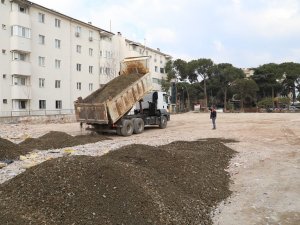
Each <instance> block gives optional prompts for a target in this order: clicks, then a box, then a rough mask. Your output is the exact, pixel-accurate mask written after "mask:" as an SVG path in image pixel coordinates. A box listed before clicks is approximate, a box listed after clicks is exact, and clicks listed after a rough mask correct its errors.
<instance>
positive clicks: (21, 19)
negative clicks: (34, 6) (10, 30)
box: [10, 11, 31, 28]
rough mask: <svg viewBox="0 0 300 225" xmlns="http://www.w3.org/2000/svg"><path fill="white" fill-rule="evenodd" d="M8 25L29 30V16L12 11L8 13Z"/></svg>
mask: <svg viewBox="0 0 300 225" xmlns="http://www.w3.org/2000/svg"><path fill="white" fill-rule="evenodd" d="M10 24H11V25H19V26H22V27H28V28H30V27H31V23H30V16H29V14H26V13H22V12H19V11H13V12H11V13H10Z"/></svg>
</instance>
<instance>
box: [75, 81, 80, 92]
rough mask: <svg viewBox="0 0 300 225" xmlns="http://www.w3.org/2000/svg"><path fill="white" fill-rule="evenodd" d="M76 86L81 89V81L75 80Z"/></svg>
mask: <svg viewBox="0 0 300 225" xmlns="http://www.w3.org/2000/svg"><path fill="white" fill-rule="evenodd" d="M76 86H77V90H81V82H77V84H76Z"/></svg>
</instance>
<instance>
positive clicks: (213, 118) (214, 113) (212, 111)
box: [209, 106, 217, 130]
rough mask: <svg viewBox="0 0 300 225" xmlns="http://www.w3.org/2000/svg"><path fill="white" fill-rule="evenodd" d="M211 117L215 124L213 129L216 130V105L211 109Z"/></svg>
mask: <svg viewBox="0 0 300 225" xmlns="http://www.w3.org/2000/svg"><path fill="white" fill-rule="evenodd" d="M209 110H210V119H211V121H212V124H213V128H212V129H213V130H215V129H216V128H217V127H216V119H217V111H216V109H215V107H214V106H212V107H211V108H210V109H209Z"/></svg>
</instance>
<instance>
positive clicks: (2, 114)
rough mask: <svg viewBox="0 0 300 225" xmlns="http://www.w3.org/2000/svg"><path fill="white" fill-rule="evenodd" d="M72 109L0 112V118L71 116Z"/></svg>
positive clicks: (73, 112)
mask: <svg viewBox="0 0 300 225" xmlns="http://www.w3.org/2000/svg"><path fill="white" fill-rule="evenodd" d="M73 114H75V110H74V109H61V110H19V111H0V117H22V116H54V115H73Z"/></svg>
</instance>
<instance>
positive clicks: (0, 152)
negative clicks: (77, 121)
mask: <svg viewBox="0 0 300 225" xmlns="http://www.w3.org/2000/svg"><path fill="white" fill-rule="evenodd" d="M108 139H109V138H107V137H106V136H102V135H99V134H96V135H93V134H90V135H78V136H75V137H74V136H71V135H69V134H67V133H64V132H59V131H51V132H49V133H47V134H45V135H43V136H41V137H39V138H27V139H26V140H25V141H23V142H21V143H20V144H18V145H17V144H14V143H12V142H10V141H8V140H6V139H2V138H0V160H5V159H10V160H12V159H17V158H18V157H19V156H20V155H23V154H26V153H28V152H30V151H32V150H48V149H57V148H66V147H72V146H76V145H84V144H87V143H95V142H98V141H103V140H108Z"/></svg>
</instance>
